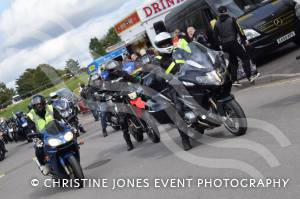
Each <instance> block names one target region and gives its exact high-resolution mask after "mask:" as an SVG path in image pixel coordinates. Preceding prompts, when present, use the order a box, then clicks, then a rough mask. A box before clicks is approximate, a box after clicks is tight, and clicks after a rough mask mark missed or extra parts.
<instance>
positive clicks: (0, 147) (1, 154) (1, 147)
mask: <svg viewBox="0 0 300 199" xmlns="http://www.w3.org/2000/svg"><path fill="white" fill-rule="evenodd" d="M3 134H4V133H3V132H1V131H0V161H3V160H4V159H5V153H6V149H5V143H4V141H3V139H4V138H3Z"/></svg>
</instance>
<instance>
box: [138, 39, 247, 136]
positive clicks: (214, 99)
mask: <svg viewBox="0 0 300 199" xmlns="http://www.w3.org/2000/svg"><path fill="white" fill-rule="evenodd" d="M189 48H190V49H191V53H188V52H186V51H185V50H183V49H180V48H178V49H176V51H175V52H173V59H174V60H184V62H183V63H184V64H182V65H181V67H180V70H179V72H177V73H176V74H175V75H174V76H170V75H169V76H167V77H166V78H167V81H163V83H165V82H167V85H165V86H163V85H162V84H163V83H162V84H160V83H158V84H157V83H155V82H156V80H155V79H156V78H157V77H156V76H157V75H155V74H153V72H152V73H149V74H148V75H147V76H145V78H144V85H145V86H149V87H151V86H152V87H153V85H155V84H157V85H158V86H154V88H153V89H154V90H156V91H158V93H156V94H155V95H150V99H149V100H148V101H147V105H148V106H149V107H150V108H149V111H150V113H151V114H152V115H153V116H154V117H155V118H156V119H157V120H158V121H159V122H160V123H162V124H166V123H175V122H177V121H176V120H177V119H176V118H175V119H174V118H172V117H170V116H172V115H174V110H177V109H176V108H174V107H175V104H174V99H172V97H170V92H172V88H171V87H170V86H168V85H172V86H173V89H174V87H175V89H176V92H177V95H176V98H177V100H178V101H179V102H180V105H181V107H182V112H183V113H179V115H180V116H181V118H183V121H184V124H185V125H186V126H187V127H188V128H192V129H195V130H196V131H198V132H201V133H204V130H209V129H213V128H216V127H220V126H221V125H224V126H225V127H226V129H227V130H229V132H231V133H232V134H234V135H236V136H241V135H244V134H245V133H246V131H247V119H246V116H245V113H244V111H243V109H242V108H241V106H240V105H239V103H238V102H237V101H236V99H235V97H234V96H233V95H232V94H231V88H232V81H231V79H230V74H229V72H228V67H227V63H228V62H227V61H226V59H225V56H224V54H223V53H222V52H217V51H213V50H211V49H208V48H206V47H205V46H203V45H201V44H199V43H196V42H192V43H190V44H189ZM156 68H158V67H156ZM156 73H157V71H156ZM161 74H162V76H163V75H164V72H162V73H161ZM157 79H159V78H157ZM162 88H165V89H162ZM148 96H149V95H148Z"/></svg>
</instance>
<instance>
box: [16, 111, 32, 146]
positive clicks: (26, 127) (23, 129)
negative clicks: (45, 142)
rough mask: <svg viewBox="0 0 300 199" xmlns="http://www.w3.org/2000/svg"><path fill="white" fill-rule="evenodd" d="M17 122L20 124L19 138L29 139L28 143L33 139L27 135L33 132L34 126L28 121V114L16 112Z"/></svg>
mask: <svg viewBox="0 0 300 199" xmlns="http://www.w3.org/2000/svg"><path fill="white" fill-rule="evenodd" d="M16 116H17V118H16V122H17V125H18V140H27V142H28V143H30V142H32V140H31V139H30V138H29V137H28V136H27V135H28V134H29V133H31V132H32V130H33V126H32V124H30V123H29V122H28V119H27V116H26V115H25V114H24V113H23V112H17V113H16Z"/></svg>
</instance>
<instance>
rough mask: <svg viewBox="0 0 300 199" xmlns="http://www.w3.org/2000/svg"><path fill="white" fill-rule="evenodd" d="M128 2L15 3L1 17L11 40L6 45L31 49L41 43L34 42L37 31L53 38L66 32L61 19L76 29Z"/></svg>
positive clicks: (21, 0) (1, 25)
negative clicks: (33, 36) (29, 47)
mask: <svg viewBox="0 0 300 199" xmlns="http://www.w3.org/2000/svg"><path fill="white" fill-rule="evenodd" d="M125 2H126V0H113V1H106V0H89V1H81V0H64V1H61V0H51V1H44V0H26V1H24V0H15V1H14V2H13V3H12V5H11V7H10V8H9V9H7V10H6V11H4V12H3V13H2V15H1V17H0V31H1V32H2V34H4V36H6V37H7V38H8V39H7V40H6V41H5V43H4V45H5V46H7V47H24V46H32V45H34V44H36V43H37V42H39V41H37V40H35V38H31V35H34V34H35V33H36V31H40V32H47V34H48V35H51V36H52V37H56V36H58V35H60V34H62V33H63V32H65V31H66V30H65V29H64V28H62V27H61V25H60V24H58V23H57V22H62V23H63V20H61V18H63V19H64V20H66V21H68V22H69V23H71V24H72V28H76V27H79V26H80V25H82V24H83V23H85V22H86V21H87V20H89V19H91V18H93V17H97V16H99V15H106V14H108V13H110V12H112V11H113V10H116V9H117V8H119V6H120V4H123V3H125ZM59 16H63V17H59Z"/></svg>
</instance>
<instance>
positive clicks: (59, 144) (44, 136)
mask: <svg viewBox="0 0 300 199" xmlns="http://www.w3.org/2000/svg"><path fill="white" fill-rule="evenodd" d="M29 136H30V137H32V138H33V143H34V146H35V147H37V148H43V149H44V154H45V157H44V160H45V165H47V166H48V168H49V169H50V175H51V176H52V177H53V178H54V179H71V180H76V183H77V184H78V185H80V186H78V187H82V186H83V179H84V174H83V171H82V168H81V165H80V154H79V145H80V144H79V143H78V142H77V139H76V136H75V135H74V134H73V132H72V129H71V128H70V127H69V126H66V125H65V124H63V123H60V122H58V121H53V122H51V123H49V124H48V125H47V126H46V128H45V129H44V130H43V131H42V132H41V133H31V134H30V135H29ZM35 162H36V163H37V165H38V166H39V168H41V165H40V164H39V162H38V161H37V159H35Z"/></svg>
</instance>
